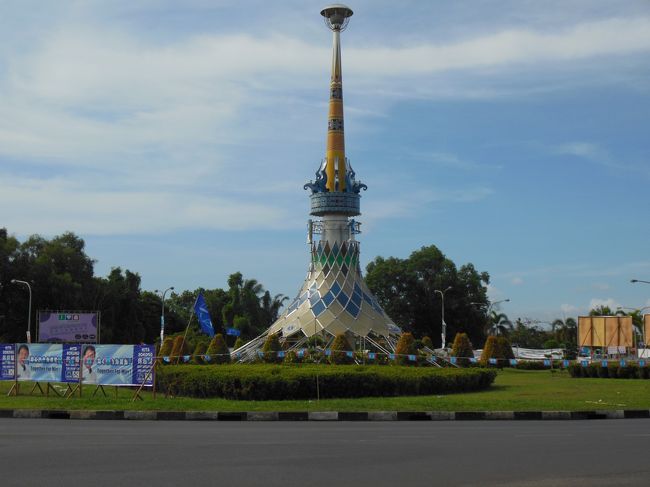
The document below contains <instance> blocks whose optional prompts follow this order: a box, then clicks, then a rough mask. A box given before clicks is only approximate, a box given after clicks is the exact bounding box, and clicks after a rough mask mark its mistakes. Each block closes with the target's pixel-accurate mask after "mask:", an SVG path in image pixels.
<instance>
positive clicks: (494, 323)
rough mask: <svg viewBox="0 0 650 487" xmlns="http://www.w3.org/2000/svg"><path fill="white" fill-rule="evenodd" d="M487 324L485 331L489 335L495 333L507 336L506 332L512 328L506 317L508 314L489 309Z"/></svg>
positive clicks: (508, 332)
mask: <svg viewBox="0 0 650 487" xmlns="http://www.w3.org/2000/svg"><path fill="white" fill-rule="evenodd" d="M487 326H488V329H487V332H488V334H490V335H493V334H496V335H504V336H508V334H510V332H511V331H512V330H514V327H513V325H512V322H511V321H510V320H509V319H508V315H506V314H505V313H498V312H496V311H491V312H490V314H489V315H488V323H487Z"/></svg>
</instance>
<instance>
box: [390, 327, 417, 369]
mask: <svg viewBox="0 0 650 487" xmlns="http://www.w3.org/2000/svg"><path fill="white" fill-rule="evenodd" d="M417 353H418V351H417V347H416V345H415V338H414V337H413V335H412V334H411V333H402V335H401V336H400V337H399V340H398V341H397V345H396V346H395V355H396V361H397V363H398V364H401V365H416V364H417V361H416V362H413V361H410V360H409V358H408V355H416V356H417Z"/></svg>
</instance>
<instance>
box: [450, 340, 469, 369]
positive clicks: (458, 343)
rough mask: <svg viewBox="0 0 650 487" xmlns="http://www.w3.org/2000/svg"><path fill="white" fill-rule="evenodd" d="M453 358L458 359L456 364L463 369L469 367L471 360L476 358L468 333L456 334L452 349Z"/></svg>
mask: <svg viewBox="0 0 650 487" xmlns="http://www.w3.org/2000/svg"><path fill="white" fill-rule="evenodd" d="M451 356H452V357H456V363H457V364H458V365H460V366H462V367H467V366H468V365H469V364H470V360H469V359H470V358H472V357H473V356H474V348H473V347H472V342H470V341H469V337H468V336H467V333H456V336H455V337H454V344H453V345H452V347H451Z"/></svg>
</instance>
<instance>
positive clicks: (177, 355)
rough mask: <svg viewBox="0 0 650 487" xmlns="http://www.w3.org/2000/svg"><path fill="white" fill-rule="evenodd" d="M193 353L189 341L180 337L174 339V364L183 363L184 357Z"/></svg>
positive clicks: (172, 353)
mask: <svg viewBox="0 0 650 487" xmlns="http://www.w3.org/2000/svg"><path fill="white" fill-rule="evenodd" d="M191 353H192V352H191V351H190V345H189V343H187V340H186V339H185V337H184V336H182V335H178V336H177V337H175V338H174V343H173V345H172V351H171V363H172V364H179V363H183V357H184V356H185V355H190V354H191Z"/></svg>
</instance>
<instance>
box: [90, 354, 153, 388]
mask: <svg viewBox="0 0 650 487" xmlns="http://www.w3.org/2000/svg"><path fill="white" fill-rule="evenodd" d="M154 355H155V347H154V346H153V345H83V353H82V360H81V363H82V367H81V381H82V383H84V384H96V385H111V386H136V385H141V384H142V383H144V385H145V386H152V385H153V373H152V367H153V365H154Z"/></svg>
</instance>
